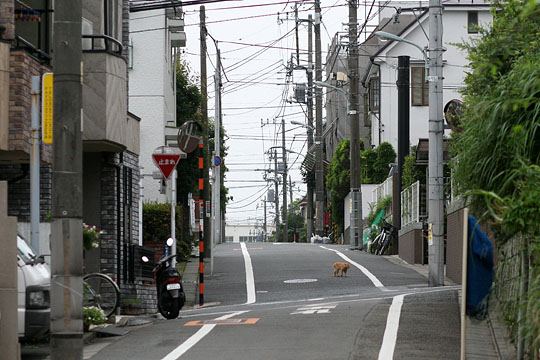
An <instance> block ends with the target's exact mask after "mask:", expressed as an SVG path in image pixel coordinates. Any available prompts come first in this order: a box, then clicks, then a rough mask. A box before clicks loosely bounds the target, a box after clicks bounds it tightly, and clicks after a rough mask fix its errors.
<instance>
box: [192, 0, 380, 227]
mask: <svg viewBox="0 0 540 360" xmlns="http://www.w3.org/2000/svg"><path fill="white" fill-rule="evenodd" d="M253 5H262V6H253ZM369 5H371V2H370V3H369ZM369 5H368V8H369ZM242 6H250V7H242ZM321 8H322V14H323V17H322V21H323V24H324V25H323V26H322V27H321V39H322V50H323V54H322V61H323V64H324V62H325V58H326V50H327V48H328V44H329V43H330V41H331V37H333V35H334V34H335V33H336V32H337V31H343V30H344V29H345V28H344V25H343V23H346V22H347V20H348V18H347V14H348V9H347V1H346V0H321ZM364 8H365V5H364V3H363V2H361V3H360V8H359V11H358V15H359V22H363V20H364V14H365V9H364ZM293 9H294V2H293V1H290V2H287V1H283V0H276V1H271V0H244V1H230V2H222V3H215V4H209V5H207V6H206V15H207V16H206V21H207V24H208V25H207V28H208V32H209V34H210V35H211V36H212V37H213V38H215V39H216V40H217V41H218V43H219V48H220V50H221V54H222V61H223V67H224V69H225V73H226V76H227V78H225V79H223V83H224V88H223V99H222V107H223V125H224V127H225V130H226V132H227V135H228V138H227V139H226V143H225V144H226V146H228V148H229V150H228V155H227V158H226V164H227V166H228V168H229V172H228V173H227V178H226V186H227V187H229V189H230V194H231V195H232V196H233V200H232V201H230V202H229V205H228V207H227V222H228V223H247V222H249V223H255V222H259V223H261V222H262V218H263V209H262V204H263V203H262V199H263V198H264V194H265V193H266V189H267V183H266V182H264V179H263V172H262V171H258V170H257V169H265V168H269V158H268V156H267V154H266V152H267V151H268V149H269V148H270V147H272V146H276V145H278V146H280V145H281V126H280V125H279V124H280V123H281V119H282V116H284V118H285V120H286V125H285V128H286V147H287V148H288V149H291V150H292V151H295V152H300V153H303V154H305V152H306V148H307V145H306V139H307V136H306V130H305V128H301V127H300V128H299V127H298V126H295V125H291V120H294V121H301V122H305V121H306V117H305V115H304V113H303V110H302V108H301V107H300V106H299V105H297V104H294V103H287V102H285V101H286V100H287V99H290V98H291V96H292V91H293V85H288V86H287V85H285V80H286V74H285V66H286V64H287V60H288V59H290V57H291V53H293V52H294V51H293V50H289V49H294V48H295V46H296V43H295V32H294V30H293V29H294V10H293ZM377 10H378V7H377V6H375V7H374V9H373V12H372V15H375V14H376V12H377ZM184 11H185V12H186V18H185V24H186V28H185V30H186V34H187V46H186V48H185V53H184V58H185V59H187V61H188V63H189V64H190V66H191V68H192V71H193V72H194V73H195V74H197V75H198V74H199V69H200V66H199V52H200V50H199V49H200V47H199V46H200V45H199V39H200V36H199V26H198V24H199V9H198V8H195V7H186V8H185V9H184ZM313 13H314V10H313V3H312V2H307V1H306V2H304V4H302V5H300V6H299V18H300V19H307V17H308V14H313ZM239 18H241V19H239ZM291 30H292V31H291ZM286 34H288V35H286ZM284 35H285V36H284ZM281 37H283V39H281V40H279V41H277V42H275V43H274V41H275V40H277V39H279V38H281ZM299 37H300V48H301V49H302V50H306V49H307V25H305V23H303V24H302V25H300V31H299ZM207 42H208V53H209V55H210V57H209V59H208V60H207V67H208V75H209V79H208V85H209V89H208V93H209V95H210V98H209V102H208V108H209V116H213V115H214V97H213V94H214V87H213V86H214V85H213V72H214V67H213V66H214V65H215V53H216V51H215V46H214V44H213V41H212V39H211V38H210V37H208V39H207ZM270 44H273V45H272V46H273V47H272V48H265V47H264V45H270ZM255 45H259V46H255ZM301 58H302V60H304V61H306V60H307V55H306V54H305V52H304V54H301ZM323 74H324V72H323ZM290 80H291V82H305V75H304V74H303V73H302V72H301V71H296V72H295V73H294V78H293V79H290ZM284 104H285V107H283V105H284ZM304 110H305V107H304ZM261 121H262V122H264V123H265V125H264V126H261ZM274 122H275V123H279V124H278V125H274V124H273V123H274ZM278 150H279V149H278ZM302 160H303V156H299V155H297V154H294V153H289V154H288V164H289V169H290V174H291V178H292V182H293V198H294V199H297V198H300V197H303V196H304V195H305V191H306V187H305V184H304V183H303V182H302V176H301V174H300V171H299V168H300V165H301V163H302ZM270 175H271V176H273V175H272V174H270ZM268 185H271V186H272V187H273V185H272V183H271V182H268ZM280 191H281V189H280ZM281 200H282V198H281V196H280V204H281V203H282V201H281ZM273 212H274V208H273V207H272V206H268V213H269V217H268V221H269V223H270V222H271V221H273V218H274V216H273V215H270V214H273Z"/></svg>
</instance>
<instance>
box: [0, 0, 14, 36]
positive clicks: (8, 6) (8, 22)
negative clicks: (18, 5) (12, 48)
mask: <svg viewBox="0 0 540 360" xmlns="http://www.w3.org/2000/svg"><path fill="white" fill-rule="evenodd" d="M13 13H14V1H13V0H0V26H3V27H5V28H6V30H5V32H4V36H2V38H3V39H6V40H13V37H14V36H15V20H14V16H13Z"/></svg>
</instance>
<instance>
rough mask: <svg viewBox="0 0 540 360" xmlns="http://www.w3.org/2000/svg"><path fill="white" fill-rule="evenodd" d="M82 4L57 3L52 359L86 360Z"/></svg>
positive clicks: (77, 1)
mask: <svg viewBox="0 0 540 360" xmlns="http://www.w3.org/2000/svg"><path fill="white" fill-rule="evenodd" d="M81 19H82V0H57V1H56V2H55V12H54V24H53V33H54V34H55V36H54V47H53V48H54V59H53V60H54V64H53V65H54V68H55V75H54V100H53V101H54V125H53V127H54V129H53V134H54V135H53V136H54V139H53V169H52V186H53V188H52V217H53V222H52V226H51V340H50V345H51V359H53V360H63V359H82V358H83V320H82V295H81V294H82V293H83V285H82V263H83V261H82V259H83V249H82V242H83V241H82V240H83V239H82V226H83V225H82V215H83V214H82V212H83V207H82V202H83V196H82V154H83V151H82V150H83V149H82V129H81V120H82V119H81V114H82V111H81V109H82V77H81V67H82V66H81V60H82V51H81V45H82V43H81Z"/></svg>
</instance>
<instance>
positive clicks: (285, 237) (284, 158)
mask: <svg viewBox="0 0 540 360" xmlns="http://www.w3.org/2000/svg"><path fill="white" fill-rule="evenodd" d="M291 65H292V64H291ZM281 148H282V151H283V153H282V161H283V174H282V179H283V208H282V209H283V215H282V218H283V242H288V241H289V228H288V226H289V219H288V217H287V149H286V148H285V118H284V117H281Z"/></svg>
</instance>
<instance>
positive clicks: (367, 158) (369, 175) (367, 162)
mask: <svg viewBox="0 0 540 360" xmlns="http://www.w3.org/2000/svg"><path fill="white" fill-rule="evenodd" d="M360 158H361V160H360V172H361V176H362V184H375V183H377V182H376V181H375V173H374V171H373V168H374V167H375V162H376V161H377V153H376V152H375V150H373V149H371V148H370V149H366V150H363V151H362V152H361V153H360Z"/></svg>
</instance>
